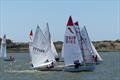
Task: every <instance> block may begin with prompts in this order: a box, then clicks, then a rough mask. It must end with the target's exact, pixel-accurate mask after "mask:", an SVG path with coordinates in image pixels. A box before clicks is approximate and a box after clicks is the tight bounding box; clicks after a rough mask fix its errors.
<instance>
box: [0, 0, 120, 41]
mask: <svg viewBox="0 0 120 80" xmlns="http://www.w3.org/2000/svg"><path fill="white" fill-rule="evenodd" d="M69 16H72V18H73V21H79V24H80V27H82V26H84V25H86V28H87V30H88V33H89V36H90V38H91V40H92V41H97V40H116V39H120V1H119V0H61V1H60V0H51V1H49V0H0V37H1V36H3V34H6V35H7V37H8V38H10V39H12V40H13V41H17V42H18V41H19V42H27V41H29V37H28V33H29V31H30V30H31V29H32V30H33V32H34V31H35V29H36V26H37V24H38V25H39V26H40V28H41V29H44V28H45V26H46V22H48V23H49V27H50V32H51V35H52V39H53V40H54V41H58V40H61V41H63V38H64V32H65V29H66V24H67V20H68V17H69Z"/></svg>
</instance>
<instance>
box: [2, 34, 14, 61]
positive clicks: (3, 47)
mask: <svg viewBox="0 0 120 80" xmlns="http://www.w3.org/2000/svg"><path fill="white" fill-rule="evenodd" d="M0 51H1V52H0V58H1V59H2V60H4V61H14V60H15V59H14V57H13V56H9V57H7V50H6V35H4V36H3V38H2V42H1V50H0Z"/></svg>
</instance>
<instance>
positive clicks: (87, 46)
mask: <svg viewBox="0 0 120 80" xmlns="http://www.w3.org/2000/svg"><path fill="white" fill-rule="evenodd" d="M81 36H82V44H83V50H84V58H85V61H86V62H92V61H93V58H92V55H93V52H92V47H91V41H90V39H89V36H88V33H87V30H86V28H85V26H84V27H83V28H82V29H81Z"/></svg>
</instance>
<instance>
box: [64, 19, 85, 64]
mask: <svg viewBox="0 0 120 80" xmlns="http://www.w3.org/2000/svg"><path fill="white" fill-rule="evenodd" d="M63 52H64V53H63V54H64V62H65V66H69V65H74V61H76V60H79V62H80V63H82V62H83V57H82V53H81V50H80V47H79V43H78V40H77V36H76V33H75V29H74V26H73V22H72V18H71V17H70V18H69V21H68V23H67V27H66V31H65V35H64V46H63Z"/></svg>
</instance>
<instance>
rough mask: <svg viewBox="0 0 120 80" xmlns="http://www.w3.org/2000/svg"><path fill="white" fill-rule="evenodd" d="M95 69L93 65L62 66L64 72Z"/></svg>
mask: <svg viewBox="0 0 120 80" xmlns="http://www.w3.org/2000/svg"><path fill="white" fill-rule="evenodd" d="M94 69H95V66H94V65H91V66H79V67H78V68H75V67H74V66H66V67H64V71H66V72H80V71H93V70H94Z"/></svg>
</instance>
